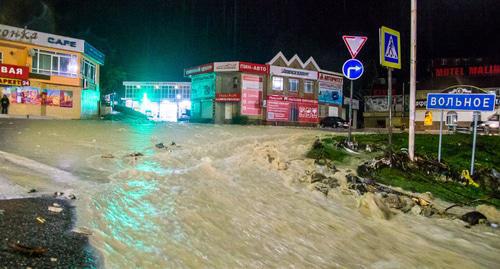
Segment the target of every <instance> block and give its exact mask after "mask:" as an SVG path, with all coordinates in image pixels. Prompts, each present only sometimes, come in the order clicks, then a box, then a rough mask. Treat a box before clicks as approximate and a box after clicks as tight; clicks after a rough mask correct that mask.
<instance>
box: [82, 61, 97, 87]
mask: <svg viewBox="0 0 500 269" xmlns="http://www.w3.org/2000/svg"><path fill="white" fill-rule="evenodd" d="M95 71H96V67H95V64H93V63H92V62H90V61H87V60H83V66H82V75H83V77H84V78H86V79H89V80H90V81H92V82H95V77H96V76H95V73H96V72H95Z"/></svg>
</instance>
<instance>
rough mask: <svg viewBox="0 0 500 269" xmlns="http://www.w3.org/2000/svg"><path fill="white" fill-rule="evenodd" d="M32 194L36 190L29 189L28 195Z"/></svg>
mask: <svg viewBox="0 0 500 269" xmlns="http://www.w3.org/2000/svg"><path fill="white" fill-rule="evenodd" d="M34 192H36V189H30V190H29V191H28V193H34Z"/></svg>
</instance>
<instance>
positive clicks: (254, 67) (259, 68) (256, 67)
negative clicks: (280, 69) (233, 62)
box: [239, 62, 269, 74]
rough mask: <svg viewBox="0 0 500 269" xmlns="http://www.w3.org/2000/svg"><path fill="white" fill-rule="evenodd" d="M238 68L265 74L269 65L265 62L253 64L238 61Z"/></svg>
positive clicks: (243, 70)
mask: <svg viewBox="0 0 500 269" xmlns="http://www.w3.org/2000/svg"><path fill="white" fill-rule="evenodd" d="M239 69H240V72H249V73H260V74H267V73H268V72H269V66H268V65H266V64H255V63H248V62H240V64H239Z"/></svg>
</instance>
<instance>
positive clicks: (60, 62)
mask: <svg viewBox="0 0 500 269" xmlns="http://www.w3.org/2000/svg"><path fill="white" fill-rule="evenodd" d="M34 51H35V54H34V55H33V62H32V72H33V73H37V74H44V75H56V76H63V77H78V64H77V59H76V55H71V54H64V53H56V52H52V51H44V50H39V49H35V50H34Z"/></svg>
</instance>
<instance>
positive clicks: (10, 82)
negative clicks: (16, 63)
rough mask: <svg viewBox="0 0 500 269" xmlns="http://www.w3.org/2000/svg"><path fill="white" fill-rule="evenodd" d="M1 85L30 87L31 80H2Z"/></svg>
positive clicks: (0, 80)
mask: <svg viewBox="0 0 500 269" xmlns="http://www.w3.org/2000/svg"><path fill="white" fill-rule="evenodd" d="M0 85H9V86H29V85H30V81H29V80H21V79H15V78H0Z"/></svg>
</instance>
